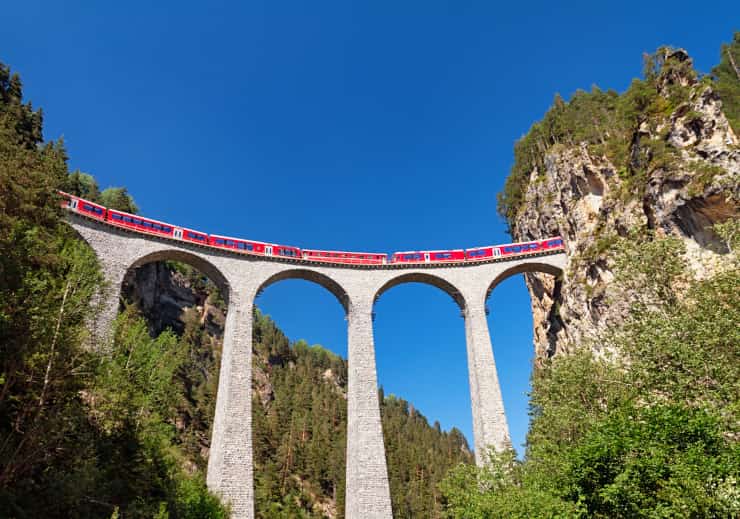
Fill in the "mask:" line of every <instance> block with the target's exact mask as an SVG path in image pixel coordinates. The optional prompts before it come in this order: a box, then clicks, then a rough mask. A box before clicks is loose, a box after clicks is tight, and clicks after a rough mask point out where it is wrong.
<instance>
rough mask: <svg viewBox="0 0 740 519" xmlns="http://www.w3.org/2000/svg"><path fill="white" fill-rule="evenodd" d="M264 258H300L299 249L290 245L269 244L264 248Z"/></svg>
mask: <svg viewBox="0 0 740 519" xmlns="http://www.w3.org/2000/svg"><path fill="white" fill-rule="evenodd" d="M265 255H266V256H279V257H281V258H295V259H300V258H301V249H299V248H298V247H292V246H290V245H277V244H271V245H266V246H265Z"/></svg>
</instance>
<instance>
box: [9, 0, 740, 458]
mask: <svg viewBox="0 0 740 519" xmlns="http://www.w3.org/2000/svg"><path fill="white" fill-rule="evenodd" d="M738 5H739V4H737V2H733V1H724V0H718V1H715V2H712V3H711V6H710V4H707V5H705V6H704V7H700V6H698V5H697V4H696V3H695V2H692V3H688V2H685V3H684V2H676V1H673V2H631V1H625V2H619V3H613V2H588V3H585V2H584V3H578V2H576V3H571V4H568V5H566V4H564V3H556V2H545V3H538V2H510V3H507V4H500V5H497V3H494V2H448V3H443V2H430V1H425V2H412V1H408V2H387V1H375V2H361V3H360V2H348V1H343V2H216V1H212V2H186V1H179V2H169V3H167V4H166V3H165V2H139V1H128V2H46V3H45V2H37V1H33V0H26V1H24V2H13V3H10V4H8V5H5V6H4V7H3V9H2V11H3V23H2V24H1V27H0V41H1V42H2V54H0V60H2V61H4V62H5V63H7V64H9V65H11V67H12V68H13V70H15V71H17V72H19V73H21V75H22V78H23V80H24V82H25V93H26V97H27V99H30V100H31V101H32V102H33V103H34V105H35V106H41V107H43V109H44V112H45V128H46V137H47V138H58V137H60V136H63V137H64V139H65V141H66V144H67V148H68V151H69V155H70V164H71V166H72V167H73V168H79V169H81V170H83V171H87V172H90V173H92V174H94V175H95V176H96V177H97V178H98V179H99V181H100V183H101V185H102V186H103V187H106V186H110V185H115V186H118V185H125V186H127V187H128V188H129V190H130V191H131V192H132V193H133V194H134V196H135V198H136V201H137V203H138V204H139V206H140V207H141V209H142V212H143V214H146V215H149V216H152V217H155V218H158V219H161V220H165V221H170V222H174V223H178V224H181V225H186V226H189V227H192V228H195V229H201V230H204V231H206V232H218V233H221V234H227V235H234V236H243V237H248V238H252V239H257V240H265V241H274V242H278V243H286V244H294V245H298V246H310V247H315V248H332V249H340V250H363V251H381V252H383V251H386V252H392V251H396V250H411V249H427V248H429V249H445V248H463V247H469V246H476V245H487V244H491V243H502V242H507V241H508V236H507V235H506V233H505V226H504V225H503V222H502V221H501V220H500V218H499V217H498V216H497V215H496V204H495V197H496V193H497V192H498V191H499V190H500V188H501V186H502V184H503V181H504V179H505V177H506V175H507V173H508V171H509V168H510V167H511V163H512V147H513V143H514V141H515V140H516V139H517V138H519V137H520V136H521V135H522V134H524V133H525V132H526V131H527V129H528V128H529V126H530V125H531V124H532V123H533V122H535V121H536V120H538V119H539V118H540V117H541V116H542V115H543V113H544V112H545V110H546V109H547V108H548V106H549V105H550V103H551V101H552V98H553V96H554V94H555V93H556V92H559V93H561V94H563V95H564V96H566V97H568V96H570V95H571V94H572V93H573V92H574V91H575V90H576V89H578V88H582V89H590V88H591V85H593V84H596V85H599V86H600V87H602V88H614V89H617V90H620V91H621V90H623V89H624V88H626V86H627V85H628V84H629V81H630V80H631V78H633V77H636V76H638V75H639V74H640V70H641V59H642V58H641V56H642V53H643V52H651V51H653V50H654V49H655V48H656V47H658V46H659V45H662V44H670V45H674V46H681V47H684V48H686V49H687V50H688V51H689V53H690V55H691V56H692V57H693V58H694V60H695V64H696V66H697V67H698V69H699V70H702V71H705V72H708V71H709V69H711V67H712V66H713V65H714V64H715V63H716V62H717V60H718V54H719V46H720V43H721V42H723V41H729V40H730V39H731V35H732V31H733V29H738V28H740V27H738V26H737V22H738V20H740V7H738ZM733 22H734V24H735V25H734V26H733ZM258 303H259V305H260V306H261V307H262V308H263V310H264V311H265V312H266V313H268V314H270V315H272V316H273V317H274V318H275V319H276V321H277V322H278V324H279V325H280V326H281V327H283V329H284V330H285V331H286V332H287V333H288V335H289V336H290V337H291V338H293V339H299V338H306V339H307V340H308V341H309V342H310V343H321V344H323V345H325V346H327V347H328V348H330V349H332V350H334V351H336V352H338V353H341V354H342V355H346V323H345V321H344V316H343V314H342V310H341V307H340V306H339V304H338V303H337V302H336V301H335V300H334V299H333V297H332V296H331V295H329V294H328V292H326V291H324V289H322V288H320V287H317V286H314V285H310V284H308V283H306V282H300V281H284V282H281V283H279V284H277V285H274V286H272V287H270V288H269V289H268V290H266V291H265V293H264V294H263V295H262V297H261V298H260V300H259V302H258ZM489 307H490V309H491V313H490V318H489V319H490V320H489V326H490V329H491V334H492V340H493V344H494V354H495V357H496V361H497V364H498V369H499V376H500V378H501V382H502V388H503V394H504V402H505V406H506V410H507V415H508V417H509V423H510V427H511V431H512V436H513V441H514V444H515V446H519V445H520V444H521V443H522V442H523V441H524V434H525V433H526V428H527V422H528V417H527V398H526V391H527V387H528V380H529V375H530V366H531V358H532V354H533V348H532V332H531V315H530V312H529V297H528V295H527V293H526V290H525V288H524V283H523V280H522V279H521V278H514V279H510V280H508V281H506V282H505V283H503V284H502V285H500V286H499V287H497V289H496V291H495V292H494V294H493V295H492V297H491V300H490V301H489ZM376 313H377V318H376V322H375V333H376V336H375V339H376V349H377V359H378V377H379V381H380V383H381V384H382V385H383V386H384V387H385V390H386V393H395V394H397V395H399V396H402V397H404V398H406V399H408V400H410V401H411V402H413V403H414V405H415V406H416V408H417V409H419V410H420V411H421V412H422V413H424V414H425V415H426V416H427V417H428V418H429V420H430V422H433V421H434V420H439V421H440V422H441V424H442V426H443V427H444V428H450V427H452V426H457V427H458V428H460V429H461V430H462V431H463V432H465V434H466V435H467V436H468V438H469V439H470V438H471V436H472V432H471V429H472V426H471V415H470V397H469V393H468V391H469V390H468V382H467V367H466V357H465V342H464V328H463V321H462V319H461V318H460V316H459V312H458V310H457V308H456V307H455V305H454V303H453V302H452V300H451V299H450V298H449V297H448V296H447V295H445V294H444V293H442V292H441V291H439V290H437V289H435V288H432V287H428V286H416V285H402V286H399V287H396V288H394V289H392V290H390V291H389V292H387V293H386V294H384V295H383V297H382V298H381V300H380V301H379V302H378V303H377V306H376Z"/></svg>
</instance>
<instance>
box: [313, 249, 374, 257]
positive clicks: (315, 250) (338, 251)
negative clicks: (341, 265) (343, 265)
mask: <svg viewBox="0 0 740 519" xmlns="http://www.w3.org/2000/svg"><path fill="white" fill-rule="evenodd" d="M303 252H329V253H332V254H364V255H366V256H367V255H372V256H388V254H386V253H385V252H354V251H348V250H326V249H303Z"/></svg>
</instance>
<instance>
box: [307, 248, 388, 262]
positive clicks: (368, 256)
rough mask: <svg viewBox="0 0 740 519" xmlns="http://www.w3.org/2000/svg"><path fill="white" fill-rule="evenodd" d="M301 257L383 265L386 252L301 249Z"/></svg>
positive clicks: (311, 259)
mask: <svg viewBox="0 0 740 519" xmlns="http://www.w3.org/2000/svg"><path fill="white" fill-rule="evenodd" d="M303 259H305V260H310V261H323V262H329V263H345V264H348V265H385V264H386V263H387V261H388V255H387V254H380V253H376V252H343V251H331V250H316V249H303Z"/></svg>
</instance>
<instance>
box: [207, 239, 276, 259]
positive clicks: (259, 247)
mask: <svg viewBox="0 0 740 519" xmlns="http://www.w3.org/2000/svg"><path fill="white" fill-rule="evenodd" d="M208 243H209V245H211V246H212V247H218V248H221V249H232V250H236V251H238V252H244V253H246V254H258V255H260V256H264V255H265V251H266V249H267V248H268V247H271V246H270V244H268V243H262V242H260V241H253V240H243V239H241V238H231V237H229V236H219V235H216V234H211V236H210V238H209V240H208Z"/></svg>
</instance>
